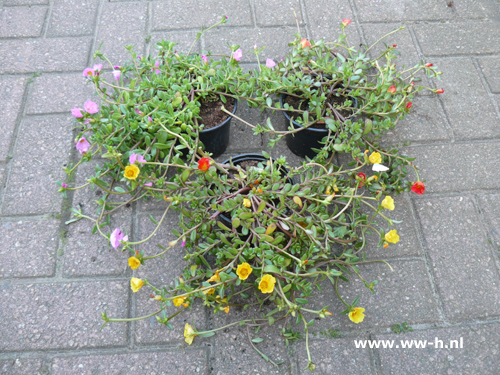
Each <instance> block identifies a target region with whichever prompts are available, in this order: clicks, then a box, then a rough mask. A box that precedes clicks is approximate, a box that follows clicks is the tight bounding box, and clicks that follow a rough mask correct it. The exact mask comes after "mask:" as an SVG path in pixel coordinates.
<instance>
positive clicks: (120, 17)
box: [92, 3, 147, 65]
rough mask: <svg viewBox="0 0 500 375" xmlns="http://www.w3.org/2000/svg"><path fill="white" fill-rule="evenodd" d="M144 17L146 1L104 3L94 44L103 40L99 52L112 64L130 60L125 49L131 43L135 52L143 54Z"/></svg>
mask: <svg viewBox="0 0 500 375" xmlns="http://www.w3.org/2000/svg"><path fill="white" fill-rule="evenodd" d="M146 18H147V4H146V3H104V7H103V9H102V14H101V20H100V22H99V26H98V27H99V32H98V37H97V44H96V46H99V45H100V44H101V42H104V44H103V45H102V48H101V52H102V53H103V54H104V55H105V56H106V57H107V58H108V59H109V60H110V61H111V63H112V64H113V65H124V64H123V63H124V62H125V61H127V60H130V54H129V52H128V51H127V50H126V49H125V47H126V46H128V45H133V46H134V51H135V52H136V53H137V54H139V55H141V54H144V46H145V43H146V35H145V33H146ZM92 52H94V51H92Z"/></svg>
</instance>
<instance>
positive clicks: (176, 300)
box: [173, 297, 186, 307]
mask: <svg viewBox="0 0 500 375" xmlns="http://www.w3.org/2000/svg"><path fill="white" fill-rule="evenodd" d="M185 300H186V297H177V298H174V300H173V302H174V306H175V307H179V306H180V305H182V304H183V302H184V301H185Z"/></svg>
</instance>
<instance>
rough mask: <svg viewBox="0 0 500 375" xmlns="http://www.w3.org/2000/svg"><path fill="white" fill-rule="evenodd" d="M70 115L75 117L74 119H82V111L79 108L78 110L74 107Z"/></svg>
mask: <svg viewBox="0 0 500 375" xmlns="http://www.w3.org/2000/svg"><path fill="white" fill-rule="evenodd" d="M71 114H72V115H73V116H75V117H76V118H82V117H83V114H82V109H81V108H78V107H75V108H73V109H72V110H71Z"/></svg>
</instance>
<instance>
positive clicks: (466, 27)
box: [413, 3, 500, 56]
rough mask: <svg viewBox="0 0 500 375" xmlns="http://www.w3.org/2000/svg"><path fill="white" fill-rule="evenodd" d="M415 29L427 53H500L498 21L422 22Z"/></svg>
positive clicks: (437, 54)
mask: <svg viewBox="0 0 500 375" xmlns="http://www.w3.org/2000/svg"><path fill="white" fill-rule="evenodd" d="M415 4H416V3H415ZM419 6H420V5H419ZM413 28H414V30H415V34H416V36H417V39H418V42H419V44H420V46H421V48H422V52H423V54H424V55H426V56H448V55H463V54H481V53H497V52H499V50H500V47H499V46H500V30H499V28H498V23H497V22H472V21H470V22H456V23H444V24H432V25H431V24H425V23H421V24H416V25H414V26H413Z"/></svg>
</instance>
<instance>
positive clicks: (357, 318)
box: [349, 307, 365, 324]
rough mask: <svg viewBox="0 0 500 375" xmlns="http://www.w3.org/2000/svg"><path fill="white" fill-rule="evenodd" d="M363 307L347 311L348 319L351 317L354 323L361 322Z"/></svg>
mask: <svg viewBox="0 0 500 375" xmlns="http://www.w3.org/2000/svg"><path fill="white" fill-rule="evenodd" d="M364 312H365V309H363V308H362V307H355V308H354V310H353V311H351V312H350V313H349V319H351V320H352V321H353V322H354V323H356V324H357V323H361V322H362V321H363V319H364V318H365V314H363V313H364Z"/></svg>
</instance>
